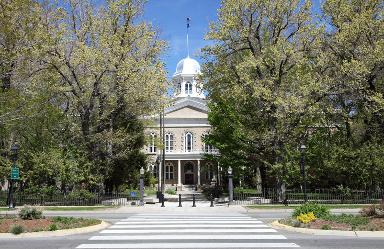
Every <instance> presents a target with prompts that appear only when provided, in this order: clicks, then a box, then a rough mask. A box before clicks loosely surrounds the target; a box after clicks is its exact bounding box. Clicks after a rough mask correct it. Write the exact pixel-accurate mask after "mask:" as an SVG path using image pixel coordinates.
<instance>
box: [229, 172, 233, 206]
mask: <svg viewBox="0 0 384 249" xmlns="http://www.w3.org/2000/svg"><path fill="white" fill-rule="evenodd" d="M232 177H233V175H232V167H231V166H229V168H228V192H229V204H231V203H232V201H233V181H232Z"/></svg>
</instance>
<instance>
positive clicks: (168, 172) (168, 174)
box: [165, 163, 173, 180]
mask: <svg viewBox="0 0 384 249" xmlns="http://www.w3.org/2000/svg"><path fill="white" fill-rule="evenodd" d="M165 179H167V180H172V179H173V164H172V163H167V164H166V165H165Z"/></svg>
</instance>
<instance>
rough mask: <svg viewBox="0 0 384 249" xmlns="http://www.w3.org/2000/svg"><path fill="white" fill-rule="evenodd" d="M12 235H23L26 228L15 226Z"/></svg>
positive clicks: (12, 228)
mask: <svg viewBox="0 0 384 249" xmlns="http://www.w3.org/2000/svg"><path fill="white" fill-rule="evenodd" d="M10 232H11V233H13V234H16V235H17V234H21V233H22V232H24V227H23V226H22V225H13V226H12V227H11V230H10Z"/></svg>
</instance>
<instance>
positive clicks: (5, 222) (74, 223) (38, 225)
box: [0, 217, 101, 233]
mask: <svg viewBox="0 0 384 249" xmlns="http://www.w3.org/2000/svg"><path fill="white" fill-rule="evenodd" d="M58 218H60V217H58ZM69 219H70V221H69V222H68V218H67V221H66V220H64V221H61V222H60V221H55V220H54V218H53V217H49V218H42V219H34V220H23V219H20V218H18V217H0V233H9V232H11V228H12V227H13V226H15V225H21V226H22V227H23V228H24V232H39V231H49V230H50V228H51V227H50V226H51V225H53V224H55V225H56V226H55V228H56V229H58V230H59V229H70V228H78V227H86V226H92V225H97V224H100V223H101V220H96V219H83V218H71V217H69ZM56 229H55V230H56Z"/></svg>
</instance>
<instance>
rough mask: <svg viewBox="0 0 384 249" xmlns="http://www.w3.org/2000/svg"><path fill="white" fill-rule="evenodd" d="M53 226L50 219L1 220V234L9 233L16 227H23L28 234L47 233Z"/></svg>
mask: <svg viewBox="0 0 384 249" xmlns="http://www.w3.org/2000/svg"><path fill="white" fill-rule="evenodd" d="M51 224H53V222H52V220H51V219H49V218H46V219H38V220H22V219H20V218H13V219H0V233H9V232H10V230H11V227H12V226H14V225H22V226H23V227H24V230H25V231H26V232H37V231H44V230H45V231H47V230H48V228H49V225H51Z"/></svg>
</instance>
